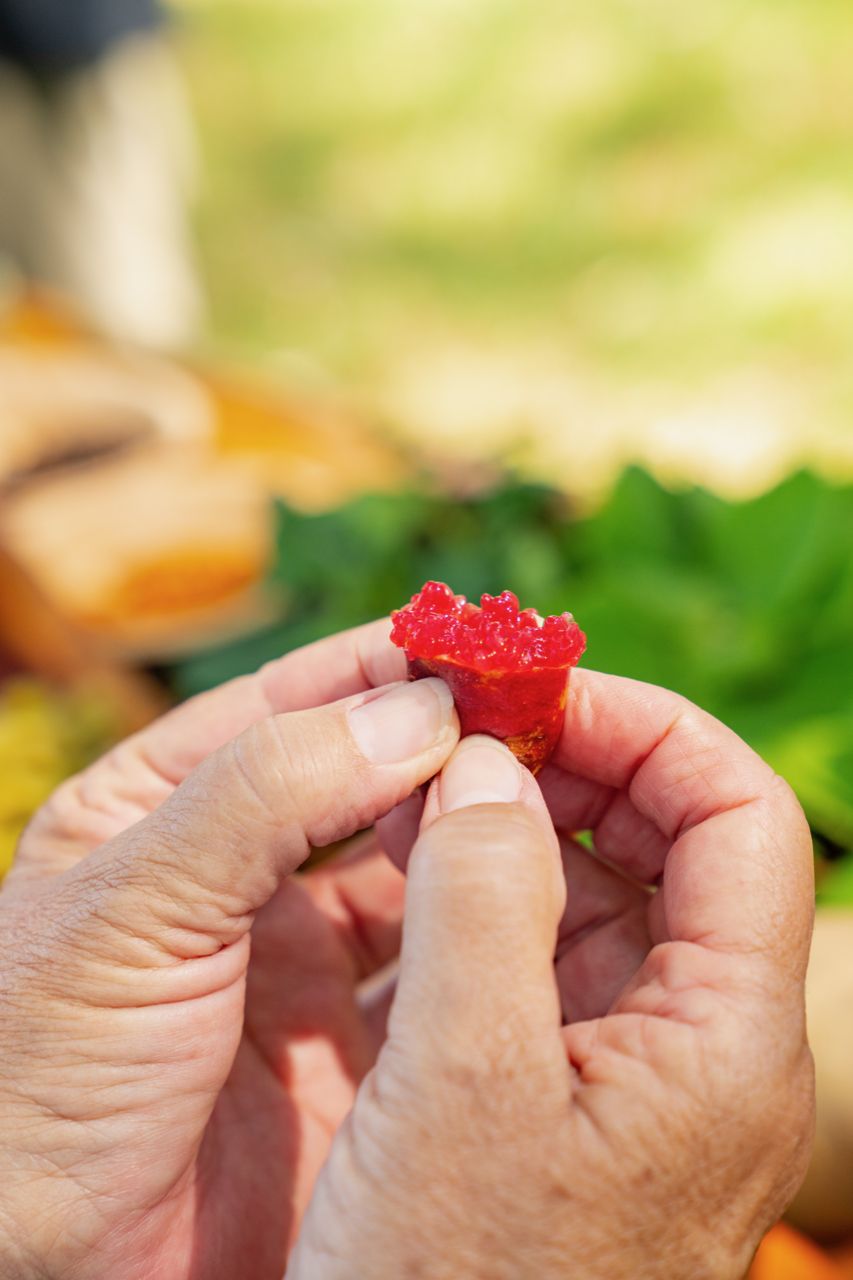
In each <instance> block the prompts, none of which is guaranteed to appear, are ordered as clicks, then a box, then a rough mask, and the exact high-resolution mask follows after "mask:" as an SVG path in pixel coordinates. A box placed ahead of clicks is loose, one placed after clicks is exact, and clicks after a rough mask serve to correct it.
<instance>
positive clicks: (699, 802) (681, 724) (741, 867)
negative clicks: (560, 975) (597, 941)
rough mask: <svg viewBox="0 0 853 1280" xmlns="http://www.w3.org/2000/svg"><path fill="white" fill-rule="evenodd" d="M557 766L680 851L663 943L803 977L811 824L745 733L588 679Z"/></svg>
mask: <svg viewBox="0 0 853 1280" xmlns="http://www.w3.org/2000/svg"><path fill="white" fill-rule="evenodd" d="M554 763H556V764H557V765H558V766H559V767H561V768H563V769H565V770H567V771H569V772H571V773H573V774H577V775H581V776H582V777H585V778H589V779H591V780H592V781H594V782H597V783H601V784H603V785H604V786H607V787H614V788H617V789H619V790H620V791H623V792H624V793H625V794H627V796H628V799H629V800H630V802H631V804H632V805H633V807H634V808H635V809H636V810H637V812H638V813H639V814H640V815H642V817H644V818H646V819H648V820H649V821H651V822H652V823H654V825H655V826H656V827H657V828H658V830H659V831H660V832H662V833H663V835H664V836H665V837H666V838H667V840H670V841H671V842H672V844H671V847H670V850H669V853H668V855H667V857H666V861H665V864H664V870H663V882H662V899H661V901H660V902H659V903H658V904H656V908H655V915H656V917H657V922H658V925H659V929H660V934H661V937H662V939H671V940H673V941H687V942H692V943H698V944H700V945H702V946H705V947H710V948H713V949H715V950H721V951H727V952H734V953H739V954H744V953H751V954H758V955H766V956H768V957H770V958H772V959H773V961H774V963H778V962H779V961H780V960H782V961H784V962H785V964H786V967H787V966H789V965H792V966H793V967H794V969H795V970H796V972H797V973H800V972H804V970H805V964H806V960H807V957H808V946H809V939H810V935H811V920H812V914H813V907H814V884H813V859H812V846H811V839H810V836H809V830H808V825H807V823H806V821H805V817H804V816H803V812H802V810H801V808H800V806H799V804H798V803H797V801H796V799H795V797H794V795H793V793H792V792H791V790H790V788H789V787H788V786H787V784H786V783H785V782H783V781H782V779H781V778H779V777H778V776H777V775H776V774H774V772H773V770H772V769H771V768H770V766H769V765H767V764H766V763H765V762H764V761H763V760H762V759H761V758H760V757H759V756H758V755H756V753H755V752H754V751H752V749H751V748H750V747H748V746H747V745H746V743H745V742H743V741H742V740H741V739H740V738H739V737H738V736H737V734H735V733H733V732H732V730H731V729H729V728H727V727H726V726H725V725H723V724H721V723H720V721H718V720H715V719H714V717H713V716H710V715H708V714H707V713H706V712H704V711H701V710H700V709H699V708H698V707H696V706H694V705H693V704H692V703H690V702H688V701H687V700H686V699H685V698H682V697H680V696H679V695H678V694H675V693H671V692H670V691H668V690H665V689H659V688H657V687H656V686H654V685H648V684H642V683H640V682H639V681H635V680H628V679H625V678H622V677H618V676H608V675H603V674H601V673H599V672H594V671H587V670H583V669H581V670H578V671H575V672H573V673H572V679H571V682H570V684H569V697H568V705H567V710H566V720H565V726H564V729H563V734H562V738H561V740H560V743H559V745H558V747H557V751H556V753H555V757H554Z"/></svg>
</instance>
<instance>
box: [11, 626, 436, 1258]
mask: <svg viewBox="0 0 853 1280" xmlns="http://www.w3.org/2000/svg"><path fill="white" fill-rule="evenodd" d="M387 632H388V627H387V624H384V623H379V624H376V625H375V626H371V627H367V628H362V629H360V630H358V631H355V632H352V633H349V634H346V635H341V636H337V637H334V638H332V639H330V640H328V641H324V642H322V643H320V644H318V645H315V646H312V647H311V648H309V649H306V650H303V651H302V652H300V653H296V654H293V655H290V656H289V657H287V658H284V659H283V660H281V661H280V662H278V663H275V664H272V665H271V666H270V667H268V668H266V669H265V670H264V671H262V672H260V673H259V674H258V675H257V676H253V677H248V678H246V679H243V680H239V681H236V682H234V683H233V684H231V685H229V686H226V687H224V688H223V689H220V690H217V691H215V692H213V693H211V694H208V695H205V696H203V697H201V698H199V699H197V700H195V701H194V702H192V703H188V704H187V705H185V706H184V707H181V708H179V709H178V710H176V711H175V712H173V713H171V714H170V715H168V716H166V717H165V718H164V719H163V720H162V721H160V722H158V723H157V724H155V725H153V726H152V727H151V728H149V729H148V730H146V731H145V732H143V733H141V734H139V735H138V736H136V737H135V738H132V739H130V740H129V741H128V742H127V743H124V744H123V745H122V746H120V747H118V748H117V749H116V750H114V751H113V752H112V753H110V755H108V756H107V757H106V758H105V759H104V760H103V761H101V762H99V763H98V764H96V765H94V766H93V767H92V768H91V769H89V770H88V771H87V772H86V773H84V774H83V775H82V776H81V777H79V778H77V779H74V780H72V781H71V782H70V783H68V784H66V785H65V786H64V787H63V788H62V789H61V790H60V791H59V792H58V793H57V794H56V796H55V797H54V798H53V799H52V800H51V802H50V803H49V804H48V805H47V806H46V808H45V809H44V810H43V811H42V812H41V813H40V814H39V815H38V816H37V817H36V819H35V820H34V822H33V824H32V825H31V826H30V828H29V830H28V831H27V832H26V834H25V836H24V839H23V841H22V844H21V848H20V851H19V856H18V860H17V862H16V865H15V867H14V870H13V872H12V873H11V875H10V876H9V878H8V880H7V882H6V885H5V886H4V889H3V892H2V894H0V1109H1V1110H2V1128H0V1135H2V1136H0V1183H2V1187H3V1194H2V1199H0V1274H2V1275H3V1276H4V1277H16V1278H17V1277H26V1280H35V1278H36V1277H50V1278H51V1280H54V1278H56V1277H74V1280H106V1278H107V1277H108V1278H109V1280H137V1278H138V1280H143V1277H144V1280H158V1278H162V1280H189V1277H193V1280H216V1278H219V1277H221V1278H222V1280H242V1278H243V1277H245V1280H280V1277H281V1275H282V1273H283V1271H284V1267H285V1260H286V1254H287V1248H288V1243H289V1240H290V1238H291V1236H292V1235H293V1233H294V1232H295V1230H296V1228H297V1226H298V1222H299V1218H300V1215H301V1213H302V1210H303V1208H304V1205H305V1203H306V1201H307V1198H308V1195H309V1193H310V1190H311V1187H312V1185H313V1183H314V1180H315V1177H316V1174H317V1171H318V1169H319V1167H320V1166H321V1164H322V1163H323V1161H324V1159H325V1157H326V1154H327V1151H328V1147H329V1144H330V1141H331V1137H332V1135H333V1133H334V1132H335V1129H336V1128H337V1126H338V1124H339V1123H340V1121H341V1119H342V1117H343V1116H344V1115H345V1114H346V1113H347V1112H348V1111H349V1109H350V1107H351V1105H352V1101H353V1098H354V1096H355V1091H356V1087H357V1085H358V1083H359V1081H360V1080H361V1078H362V1077H363V1076H364V1074H365V1072H366V1071H367V1070H368V1068H369V1067H370V1066H371V1064H372V1063H373V1060H374V1058H375V1055H376V1051H377V1047H378V1043H379V1040H380V1039H381V1036H382V1026H381V1024H382V1014H383V1010H382V1009H381V1008H380V1009H379V1011H378V1013H379V1021H378V1022H377V1021H376V1017H375V1016H374V1014H375V1011H373V1010H371V1009H370V1008H369V1007H367V1008H365V1007H363V1004H362V1003H360V1001H359V1000H358V999H357V995H358V985H359V982H360V980H361V979H362V978H363V977H365V976H366V975H368V974H369V973H371V972H372V971H374V970H375V969H378V968H380V967H382V966H383V965H384V964H385V962H386V961H387V960H389V959H391V958H392V957H393V956H394V955H396V953H397V950H398V947H399V934H400V923H401V917H402V903H403V892H402V884H403V880H402V877H401V876H400V874H399V872H397V871H396V870H394V868H393V867H392V866H391V865H390V864H389V863H388V861H387V859H386V858H385V857H384V855H383V854H382V853H381V852H380V851H379V850H378V847H377V846H376V845H375V843H371V842H370V841H368V842H367V843H366V844H362V846H361V847H360V848H359V849H358V850H356V852H355V853H354V854H351V855H349V856H347V857H345V858H344V860H343V861H338V862H332V863H328V864H325V865H324V866H321V867H320V868H319V869H318V870H317V871H316V872H311V873H309V874H308V875H306V876H304V877H302V878H301V879H299V880H296V879H292V878H288V877H289V875H290V873H291V872H292V871H294V870H295V869H296V868H297V867H298V866H299V865H300V863H301V862H302V861H303V860H304V859H305V857H306V856H307V854H308V852H309V847H310V844H315V845H325V844H328V843H330V842H332V841H334V840H337V839H339V838H341V837H343V836H347V835H349V834H351V833H352V832H354V831H357V830H359V829H361V828H363V827H367V826H369V825H370V824H371V823H372V822H373V821H374V819H375V818H377V817H378V816H379V815H381V814H382V813H384V812H386V811H387V810H388V809H390V808H391V807H392V806H393V805H395V804H396V803H397V802H398V801H399V800H401V799H402V798H403V797H404V796H407V795H409V793H410V792H412V791H413V789H414V788H416V787H417V786H418V785H419V784H420V783H422V782H423V781H424V780H426V779H428V778H430V777H431V776H432V775H433V774H434V773H435V772H436V770H437V769H438V768H439V767H440V765H441V764H442V763H443V762H444V760H445V759H446V758H447V756H448V755H449V753H450V751H451V750H452V748H453V746H454V744H455V742H456V740H457V736H458V726H457V723H456V718H455V715H454V713H453V708H452V702H451V701H450V696H449V693H448V692H447V690H446V688H445V686H444V685H442V684H441V682H439V681H430V682H428V686H429V687H420V686H415V685H405V684H404V685H401V686H399V687H398V688H397V689H396V691H394V692H391V693H390V694H389V695H388V697H387V698H386V699H383V698H381V697H379V695H378V694H377V693H367V692H366V691H367V690H369V689H370V688H371V686H374V685H384V684H386V683H387V682H389V681H393V680H401V679H403V678H404V676H405V659H404V658H403V655H402V654H401V653H400V652H399V650H396V649H393V648H392V646H391V645H390V644H389V642H388V639H387ZM342 698H344V699H347V700H346V701H344V702H340V701H334V700H337V699H342ZM324 703H332V705H330V706H323V707H321V709H319V710H309V708H314V707H316V706H319V704H324ZM377 716H378V719H377V718H376V717H377ZM211 753H213V754H211ZM207 757H209V758H207ZM368 757H372V759H373V761H374V762H373V763H371V760H370V759H368ZM250 928H251V933H250ZM250 939H251V941H250ZM250 949H251V957H250Z"/></svg>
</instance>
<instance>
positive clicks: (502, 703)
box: [391, 582, 586, 773]
mask: <svg viewBox="0 0 853 1280" xmlns="http://www.w3.org/2000/svg"><path fill="white" fill-rule="evenodd" d="M391 616H392V621H393V626H392V629H391V639H392V640H393V642H394V644H396V645H397V646H398V647H399V648H401V649H404V650H405V653H406V657H407V658H408V661H409V675H410V676H411V678H412V679H414V680H417V679H421V678H422V677H424V676H439V677H440V678H441V679H442V680H445V681H446V682H447V684H448V685H449V687H450V690H451V692H452V694H453V697H454V700H455V702H456V710H457V712H458V713H459V721H460V724H461V727H462V733H463V735H464V734H469V733H488V734H491V735H492V737H495V738H500V739H501V741H502V742H505V743H506V744H507V746H508V747H509V748H510V750H512V751H513V752H514V753H515V755H516V756H517V757H518V759H519V760H520V761H521V762H522V764H524V765H526V766H527V768H528V769H530V770H532V772H533V773H538V771H539V770H540V769H541V768H542V766H543V765H544V764H545V762H546V760H547V759H548V758H549V756H550V755H551V753H552V752H553V750H554V747H555V746H556V745H557V740H558V738H559V736H560V730H561V729H562V725H563V718H564V715H565V710H566V693H567V689H568V678H569V672H570V671H571V668H572V667H573V666H575V665H576V664H577V662H578V660H579V658H580V657H581V655H582V654H583V652H584V650H585V648H586V636H585V635H584V633H583V632H582V631H581V629H580V627H579V626H578V624H577V623H576V622H575V621H574V619H573V618H572V615H571V614H570V613H563V614H558V615H554V616H552V617H549V618H541V617H540V616H539V615H538V614H537V613H536V612H535V610H533V609H519V606H518V598H517V597H516V596H514V595H513V593H512V592H511V591H503V592H502V593H501V594H500V595H499V596H489V595H484V596H483V597H482V598H481V600H480V604H479V605H475V604H470V603H469V602H468V601H467V600H466V599H465V597H464V596H457V595H455V594H454V593H453V591H451V589H450V587H448V586H446V585H445V583H443V582H427V583H426V584H425V585H424V587H423V588H422V589H421V591H419V592H418V594H417V595H415V596H412V599H411V602H410V603H409V604H407V605H405V606H404V607H403V608H402V609H398V610H397V611H396V612H395V613H393V614H392V615H391Z"/></svg>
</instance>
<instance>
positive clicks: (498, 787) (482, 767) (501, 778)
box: [439, 735, 522, 813]
mask: <svg viewBox="0 0 853 1280" xmlns="http://www.w3.org/2000/svg"><path fill="white" fill-rule="evenodd" d="M521 786H522V774H521V769H520V767H519V764H518V761H517V760H516V758H515V756H514V755H513V754H512V752H511V751H509V750H508V749H507V748H506V747H505V746H504V745H503V743H501V742H498V741H497V739H496V738H488V737H484V736H479V735H478V736H475V737H471V738H466V739H465V740H464V741H463V742H461V743H460V744H459V746H458V747H457V748H456V751H455V752H454V753H453V755H452V756H451V757H450V759H449V761H448V762H447V764H446V765H445V766H444V769H443V770H442V774H441V782H440V785H439V792H440V794H439V800H440V804H441V812H442V813H452V812H453V810H454V809H466V808H468V807H469V806H470V805H472V804H512V802H513V800H518V799H519V797H520V796H521Z"/></svg>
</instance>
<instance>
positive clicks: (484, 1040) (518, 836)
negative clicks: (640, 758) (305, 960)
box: [389, 736, 565, 1078]
mask: <svg viewBox="0 0 853 1280" xmlns="http://www.w3.org/2000/svg"><path fill="white" fill-rule="evenodd" d="M406 892H407V901H406V918H405V925H404V937H403V949H402V955H401V966H400V975H399V979H398V985H397V996H396V999H395V1002H394V1006H393V1009H392V1012H391V1019H390V1023H389V1044H391V1045H394V1044H395V1043H396V1045H397V1047H398V1048H399V1049H401V1051H402V1053H401V1056H402V1058H403V1059H404V1060H405V1058H407V1057H408V1056H409V1055H410V1054H411V1053H412V1052H413V1051H416V1052H417V1053H418V1054H420V1055H421V1057H422V1059H423V1058H424V1057H425V1058H427V1059H428V1060H434V1061H436V1062H439V1063H444V1064H445V1065H446V1064H447V1063H448V1062H453V1061H455V1062H458V1063H460V1064H463V1063H464V1064H465V1070H466V1071H467V1070H469V1069H470V1070H471V1071H477V1070H478V1069H481V1070H482V1071H483V1072H484V1073H486V1074H488V1072H489V1070H490V1069H491V1067H493V1066H495V1055H496V1054H497V1055H498V1059H499V1063H498V1069H499V1068H500V1067H502V1066H507V1065H508V1064H509V1063H510V1060H514V1061H515V1065H516V1066H519V1065H520V1063H521V1061H522V1059H523V1058H524V1056H525V1055H526V1054H527V1053H528V1052H530V1051H531V1046H535V1051H536V1053H537V1054H539V1055H540V1058H544V1059H545V1060H546V1061H547V1065H548V1066H549V1067H552V1068H554V1069H556V1070H558V1071H559V1072H560V1073H561V1078H562V1073H564V1071H565V1061H564V1058H563V1056H562V1050H561V1047H560V1042H559V1034H558V1030H559V1023H560V1015H559V1005H558V999H557V991H556V985H555V979H554V970H553V959H554V948H555V945H556V940H557V926H558V923H559V920H560V916H561V914H562V909H563V904H564V899H565V884H564V880H563V875H562V868H561V866H560V858H559V849H558V846H557V841H556V839H555V836H554V831H553V827H552V826H551V823H550V820H549V818H548V815H547V811H546V809H545V805H544V802H543V800H542V797H541V794H540V792H539V789H538V787H537V785H536V783H535V781H534V779H533V778H532V776H531V775H530V774H529V773H528V772H527V771H526V770H524V769H522V767H521V766H520V765H519V764H518V762H517V761H516V760H515V758H514V757H513V756H512V755H511V753H510V752H509V751H508V750H507V749H506V748H505V747H504V746H503V745H502V744H500V743H498V742H496V741H495V740H494V739H492V738H485V737H479V736H475V737H470V738H466V739H465V740H464V741H463V742H462V743H461V744H460V746H459V747H458V748H457V750H456V752H455V753H454V755H453V757H452V758H451V760H450V762H449V763H448V765H447V766H446V767H445V769H444V771H443V773H442V775H441V777H440V779H438V780H437V781H436V782H435V783H434V784H433V786H432V788H431V790H430V793H429V797H428V799H427V804H426V808H425V811H424V819H423V829H422V832H421V835H420V837H419V839H418V841H417V843H416V845H415V847H414V849H413V851H412V855H411V858H410V860H409V868H408V879H407V891H406ZM392 1056H393V1055H392Z"/></svg>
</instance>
